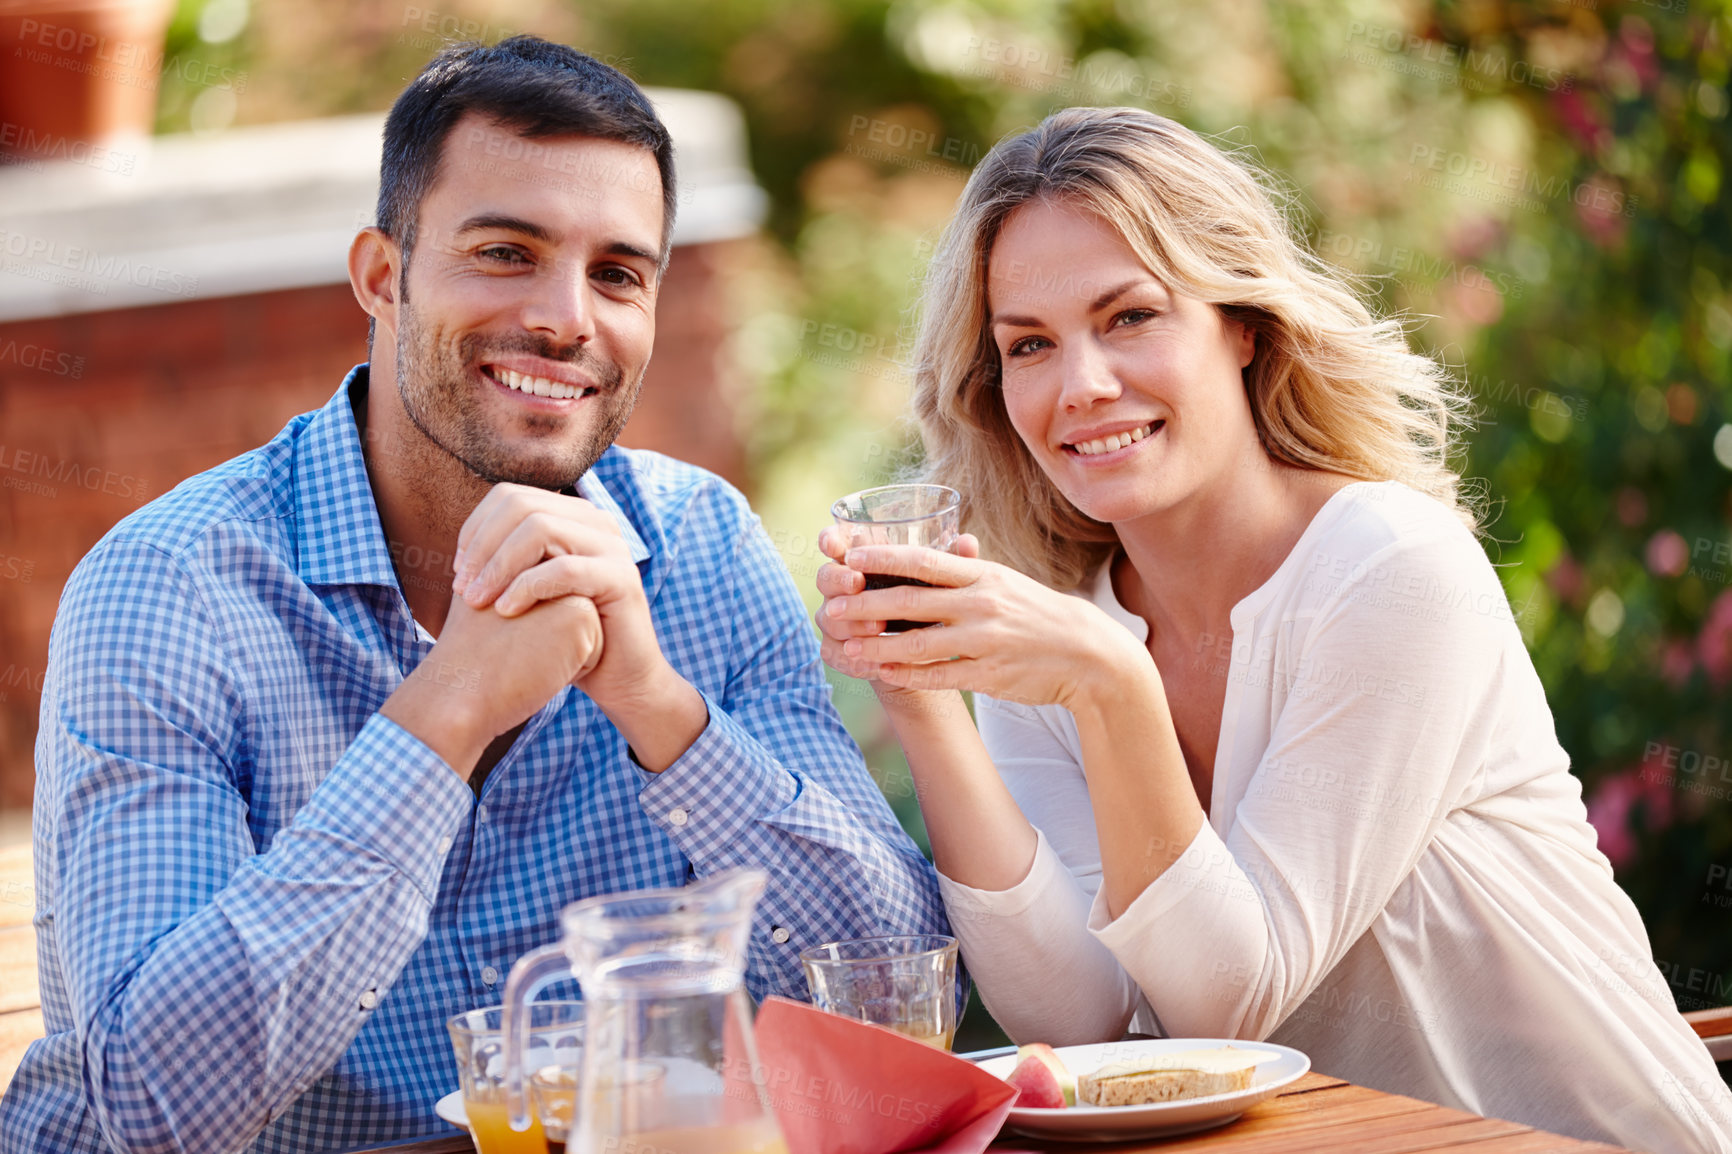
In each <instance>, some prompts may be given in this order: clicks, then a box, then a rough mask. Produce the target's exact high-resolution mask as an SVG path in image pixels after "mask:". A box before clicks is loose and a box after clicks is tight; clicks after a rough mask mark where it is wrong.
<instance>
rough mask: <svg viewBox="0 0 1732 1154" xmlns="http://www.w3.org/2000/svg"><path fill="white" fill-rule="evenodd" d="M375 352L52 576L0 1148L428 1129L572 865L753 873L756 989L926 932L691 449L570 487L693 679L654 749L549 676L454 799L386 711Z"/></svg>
mask: <svg viewBox="0 0 1732 1154" xmlns="http://www.w3.org/2000/svg"><path fill="white" fill-rule="evenodd" d="M364 372H365V367H364V366H363V367H362V368H360V369H357V370H356V371H355V372H354V373H351V374H350V377H349V379H348V380H346V381H344V384H343V388H341V389H339V390H338V392H337V394H336V395H335V396H334V397H333V398H332V399H331V401H330V403H329V404H327V405H326V406H325V407H324V408H323V409H320V410H318V411H317V412H313V413H306V414H303V415H301V416H299V417H296V418H295V419H294V420H292V421H290V422H289V424H288V426H287V427H286V428H284V429H283V431H282V432H281V433H279V434H278V435H277V436H276V438H275V439H274V440H272V441H271V442H270V443H269V444H267V445H264V446H263V447H261V448H259V449H256V450H254V451H252V452H250V453H246V454H244V455H242V456H240V457H237V458H235V459H234V460H232V461H229V462H227V463H226V464H223V465H220V466H218V467H217V468H215V469H212V470H210V471H209V472H207V473H203V474H200V475H199V476H196V477H193V478H192V479H191V480H188V481H186V482H185V483H183V484H182V485H180V486H179V487H177V488H176V489H175V490H174V491H173V492H171V493H168V494H166V495H165V496H163V497H161V498H160V499H158V500H156V501H154V502H152V503H151V504H149V505H148V506H146V507H145V508H143V509H141V510H139V511H138V512H136V513H134V514H133V515H131V516H129V517H128V518H126V520H124V521H122V522H121V523H120V524H119V525H118V526H116V527H115V528H114V529H113V530H112V531H111V532H110V533H109V534H108V535H107V536H106V537H104V538H103V539H102V541H101V542H100V543H98V544H97V546H96V548H95V549H93V550H92V551H91V552H90V555H89V556H87V557H86V558H85V559H84V560H83V561H82V562H81V563H80V564H79V566H78V568H77V569H76V570H75V571H74V572H73V574H72V577H71V578H70V580H69V581H68V582H67V585H66V590H65V593H64V594H63V596H62V598H61V602H60V609H59V614H58V617H57V618H56V620H55V623H54V633H53V638H52V641H51V643H50V647H49V661H48V673H47V678H46V684H45V686H44V689H43V694H42V719H41V734H40V737H39V738H38V741H37V746H36V772H37V786H36V813H35V850H36V895H37V912H36V931H37V940H38V954H39V957H40V961H41V982H42V1010H43V1016H44V1019H45V1020H46V1023H47V1037H45V1038H42V1039H40V1040H38V1041H37V1042H35V1043H34V1044H33V1045H32V1046H31V1047H30V1051H29V1053H28V1054H27V1055H26V1056H25V1058H24V1062H23V1065H22V1066H21V1067H20V1068H19V1070H18V1073H17V1075H16V1077H15V1078H14V1080H13V1082H12V1084H11V1087H10V1088H9V1089H8V1090H7V1092H6V1096H5V1098H4V1101H3V1102H0V1148H3V1149H4V1150H5V1151H7V1152H18V1154H23V1152H25V1151H30V1152H32V1154H35V1152H41V1151H53V1152H56V1154H62V1152H64V1154H73V1152H81V1151H100V1150H106V1149H108V1148H109V1147H110V1146H112V1147H113V1148H114V1149H117V1150H127V1151H132V1150H174V1149H182V1148H184V1149H188V1150H211V1151H234V1150H244V1149H252V1150H256V1151H284V1152H289V1151H293V1152H297V1154H299V1152H303V1151H317V1150H340V1149H348V1148H353V1147H356V1146H364V1145H369V1144H374V1143H383V1142H388V1141H391V1140H393V1139H401V1138H405V1137H408V1136H412V1135H417V1134H425V1133H429V1132H437V1131H439V1130H441V1129H445V1128H446V1127H445V1124H444V1123H442V1122H440V1121H439V1120H438V1119H436V1118H435V1116H434V1114H433V1103H434V1102H435V1101H437V1100H438V1099H439V1097H440V1096H441V1095H443V1094H445V1093H447V1092H448V1091H450V1090H452V1089H453V1088H455V1087H456V1085H457V1079H456V1065H455V1062H454V1059H453V1056H452V1052H451V1047H450V1043H449V1041H448V1038H447V1035H446V1032H445V1020H446V1018H447V1017H448V1016H450V1015H451V1014H454V1013H456V1012H458V1011H460V1010H467V1009H471V1008H473V1007H475V1006H481V1005H487V1004H489V1003H493V1002H497V1001H499V999H500V996H501V994H502V992H503V988H504V975H505V973H506V972H507V971H508V970H509V969H510V966H511V963H512V962H513V961H514V960H515V959H516V958H517V957H518V956H519V955H521V954H523V953H524V952H526V951H528V950H530V949H532V948H534V947H536V946H540V945H543V944H545V943H547V942H549V941H551V940H553V938H554V937H555V936H556V935H557V929H556V917H557V914H558V911H559V910H560V908H561V907H563V906H565V905H566V904H568V903H570V902H573V901H576V900H578V899H579V898H583V897H587V896H589V895H592V894H602V893H612V892H616V891H620V890H630V889H638V888H643V887H651V886H677V885H683V884H685V883H686V882H687V881H688V880H689V879H690V878H691V877H692V876H693V875H703V874H708V873H711V872H712V871H716V870H720V869H724V868H727V867H729V866H733V865H737V864H741V863H753V864H757V865H760V866H763V867H765V868H767V869H768V870H769V872H770V875H771V881H770V886H769V889H768V892H766V893H765V895H764V898H763V900H762V901H761V902H760V903H759V905H758V913H757V923H756V926H755V929H754V932H753V937H752V946H751V954H750V966H751V970H750V977H749V984H750V987H751V990H752V992H753V993H754V994H755V995H756V996H759V997H762V996H764V995H766V994H770V993H781V994H787V995H791V996H794V997H804V996H805V983H804V979H803V977H802V974H801V969H800V964H799V959H798V954H799V951H800V950H801V949H802V948H803V947H805V946H809V945H812V944H814V943H818V942H823V941H828V940H832V939H836V938H848V937H860V936H865V935H871V934H881V933H932V932H939V933H942V932H944V931H945V928H946V923H945V919H944V913H943V908H942V906H941V905H940V902H939V898H938V890H937V885H936V880H935V878H934V875H933V873H932V869H931V867H930V866H929V865H928V864H927V862H926V861H925V860H924V859H923V858H922V857H921V855H920V853H919V851H918V850H917V849H916V848H915V846H914V845H913V843H912V842H910V841H909V839H908V838H907V836H906V835H905V834H904V833H903V832H902V830H901V828H900V827H899V826H898V825H897V823H896V820H895V818H894V817H893V815H892V814H891V812H890V809H889V807H888V806H887V805H886V804H885V802H884V799H883V797H882V795H881V794H880V793H879V792H878V790H877V788H876V786H875V785H874V783H873V780H872V778H871V776H870V775H869V774H868V773H867V771H866V768H865V766H864V764H863V763H862V761H861V758H860V754H859V751H858V749H857V748H856V747H855V745H854V743H853V741H852V740H851V739H850V738H849V736H848V734H847V732H846V731H845V730H844V729H843V727H842V724H841V722H840V720H839V719H838V718H837V716H836V713H835V711H834V710H833V708H832V707H831V705H830V700H829V691H828V688H827V687H826V684H825V681H824V678H823V675H822V671H821V667H820V665H819V663H818V657H817V646H816V641H815V638H814V637H813V632H812V630H811V628H810V625H809V623H808V621H807V619H806V615H805V612H804V610H803V608H802V605H801V601H800V597H799V595H798V593H797V591H796V590H795V588H794V586H793V584H792V582H791V581H790V579H789V577H788V574H787V571H786V570H785V569H784V568H783V567H782V565H781V562H780V560H779V558H778V557H777V556H776V554H775V551H774V550H773V549H772V548H771V546H770V543H769V541H768V539H767V537H766V535H765V533H764V532H763V529H762V527H761V526H760V525H759V523H758V521H757V519H756V518H755V517H754V516H753V515H752V513H751V511H750V510H749V509H748V508H747V506H746V503H745V501H744V499H743V498H742V497H741V496H740V495H739V494H738V493H737V492H736V491H735V490H734V489H732V488H731V487H729V486H728V485H727V484H725V483H724V482H722V481H720V480H718V479H717V478H716V477H714V476H712V475H710V474H708V473H705V472H703V471H702V470H699V469H696V468H693V467H691V466H689V465H684V464H680V463H678V462H676V461H673V460H670V459H668V458H666V457H662V456H659V455H657V454H654V453H647V452H640V451H633V450H627V449H621V448H619V447H617V446H616V447H614V448H612V449H610V450H608V452H607V453H605V454H604V455H603V456H602V458H601V460H600V461H598V462H597V463H596V465H595V467H594V468H593V469H592V470H591V471H590V473H589V474H588V475H587V476H586V477H585V478H584V481H583V483H582V484H581V485H580V486H579V491H580V492H581V493H582V494H583V495H584V496H586V497H588V498H589V499H590V500H592V501H594V502H595V503H596V504H597V505H599V506H601V507H602V508H603V509H606V510H607V511H608V512H609V513H610V514H612V515H613V516H614V517H615V518H616V519H617V520H619V521H620V522H621V528H622V531H624V533H625V534H626V540H627V542H628V543H629V544H630V545H631V546H632V548H633V551H634V555H635V556H636V557H637V558H638V562H639V565H638V567H639V571H640V572H641V573H642V575H643V584H644V589H645V591H646V593H647V594H648V596H649V603H650V610H651V613H652V614H653V615H654V620H655V627H656V634H657V636H658V637H659V638H660V640H661V644H662V647H663V650H664V652H665V653H666V654H667V657H668V659H669V661H671V662H672V664H673V665H674V667H675V668H676V669H678V670H679V671H680V672H681V673H682V674H683V675H684V676H685V677H686V678H687V679H688V680H690V681H691V682H692V683H693V684H694V685H695V686H697V687H698V689H699V690H700V691H701V692H702V693H703V695H704V698H705V700H706V702H707V703H708V705H709V710H710V721H709V726H708V728H707V729H706V730H705V731H704V733H703V735H702V736H701V737H699V738H698V740H697V742H696V743H695V744H694V745H693V746H692V747H691V749H690V750H689V751H687V752H686V754H685V755H684V756H682V757H681V758H680V759H679V760H678V761H677V762H675V763H674V765H673V766H672V767H670V768H669V769H668V770H667V771H665V772H664V773H661V774H659V775H652V774H649V773H647V772H645V771H644V770H642V769H640V768H638V767H637V766H635V765H634V764H633V762H632V760H631V759H630V757H629V756H628V753H627V749H626V744H625V741H624V739H623V738H621V736H620V735H619V733H618V731H616V730H615V729H614V727H613V726H612V725H611V724H610V723H609V722H608V721H607V719H606V718H605V717H604V716H603V715H602V714H601V712H600V711H599V710H598V709H597V708H596V707H595V706H594V704H593V703H591V702H590V700H589V699H588V698H587V697H586V696H584V694H582V693H581V692H579V691H578V690H575V689H569V688H568V689H565V690H563V691H562V692H561V693H560V694H559V695H558V696H557V697H555V698H554V699H553V700H552V701H551V702H549V703H548V704H547V706H546V707H545V708H543V709H542V710H541V711H540V712H539V713H537V714H536V715H535V716H534V717H532V718H531V719H530V720H529V722H528V723H527V725H526V726H525V727H524V730H523V733H522V735H521V736H520V737H519V738H518V740H517V742H516V744H515V745H514V746H513V747H512V749H511V751H510V753H508V754H507V755H506V757H505V758H504V759H503V760H502V761H501V762H500V763H499V765H498V766H497V767H495V769H494V770H493V772H492V774H491V775H490V776H488V778H487V779H486V782H485V784H484V786H483V788H482V792H481V796H480V799H479V800H477V799H476V798H475V796H474V795H473V793H472V791H471V789H470V787H469V786H468V785H467V784H466V783H465V782H464V781H463V780H462V779H460V778H459V777H458V776H457V775H456V774H455V773H453V772H452V771H451V769H450V768H449V767H448V766H446V765H445V763H444V762H443V761H441V760H440V759H439V757H438V756H437V755H436V754H434V753H433V752H432V751H431V750H430V749H428V748H427V747H426V746H425V745H423V744H422V743H421V742H420V741H418V740H417V739H415V738H414V737H412V736H410V735H409V734H408V732H406V731H405V730H403V729H401V728H400V727H398V726H397V725H395V724H394V723H392V722H391V721H388V720H386V719H385V718H383V717H380V716H378V715H377V713H376V711H377V710H378V708H379V706H380V705H381V704H382V703H383V702H384V700H385V699H386V697H388V696H389V695H390V694H391V692H392V691H393V690H394V689H395V688H396V687H397V686H398V684H399V683H400V682H401V681H402V680H403V678H404V676H405V675H406V674H408V673H409V672H410V671H411V670H414V669H415V668H416V666H417V665H418V664H419V663H420V661H421V659H422V658H423V657H424V656H425V655H426V654H427V652H428V650H429V649H430V648H431V643H430V642H429V641H428V640H427V639H426V637H425V635H424V634H423V633H421V631H420V630H419V629H418V628H417V626H416V624H415V622H414V620H413V619H412V618H411V617H410V614H409V610H408V606H407V605H406V603H405V602H404V599H403V595H402V592H401V589H400V587H399V585H398V578H397V573H396V571H395V570H394V568H393V565H392V555H391V551H390V550H389V548H388V546H387V543H386V540H385V536H384V533H383V531H382V529H381V528H380V523H379V517H378V513H377V511H376V509H375V507H374V503H373V496H372V490H371V488H370V487H369V485H368V481H367V472H366V467H365V464H364V462H363V458H362V454H361V442H360V437H359V434H358V432H357V426H356V422H355V417H354V414H353V412H352V410H351V407H350V386H351V385H355V386H357V388H364V387H365V377H364ZM412 560H413V559H407V558H405V561H407V562H411V563H412ZM460 674H461V671H454V672H453V674H452V675H453V676H459V675H460ZM477 691H480V692H484V691H485V682H484V681H482V682H481V683H480V684H479V685H478V686H477ZM575 995H576V987H575V985H567V984H564V983H562V984H561V986H559V987H555V989H554V990H553V991H552V992H551V993H550V995H549V996H568V997H569V996H575Z"/></svg>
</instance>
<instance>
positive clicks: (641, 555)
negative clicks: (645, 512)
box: [577, 469, 650, 565]
mask: <svg viewBox="0 0 1732 1154" xmlns="http://www.w3.org/2000/svg"><path fill="white" fill-rule="evenodd" d="M577 495H578V496H579V497H582V498H583V499H584V500H586V501H588V502H589V503H590V504H592V505H594V506H595V507H596V508H597V509H600V510H601V511H602V512H604V513H606V514H607V515H608V516H609V517H612V518H613V519H614V522H615V524H617V525H618V526H619V535H620V536H621V537H623V538H625V545H626V548H627V549H630V550H631V559H632V561H633V562H634V563H635V564H638V565H642V564H643V563H644V562H645V561H648V560H649V556H650V550H649V544H648V543H647V542H645V541H644V539H643V536H642V534H640V533H639V532H638V531H637V526H636V525H633V524H632V523H631V518H630V517H627V516H626V515H625V509H624V508H622V507H621V506H620V503H619V502H618V501H616V500H614V496H613V494H612V493H609V492H608V491H607V487H606V486H605V485H603V484H602V483H601V478H600V477H598V476H596V475H595V470H594V469H591V470H590V471H589V472H587V473H585V474H584V475H583V476H581V477H579V478H578V479H577Z"/></svg>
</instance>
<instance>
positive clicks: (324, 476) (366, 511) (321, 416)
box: [295, 365, 397, 589]
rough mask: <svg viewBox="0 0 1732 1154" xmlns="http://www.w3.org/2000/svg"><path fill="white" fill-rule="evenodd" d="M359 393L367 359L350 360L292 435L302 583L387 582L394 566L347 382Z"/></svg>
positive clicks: (394, 582) (392, 580) (394, 584)
mask: <svg viewBox="0 0 1732 1154" xmlns="http://www.w3.org/2000/svg"><path fill="white" fill-rule="evenodd" d="M356 387H358V388H359V389H360V390H361V391H362V393H363V394H364V393H365V390H366V387H367V366H366V365H356V366H355V367H354V368H352V369H350V370H349V375H348V376H346V377H344V378H343V383H342V385H341V386H340V387H339V388H338V389H337V392H336V395H335V396H333V397H332V398H331V399H330V400H329V401H328V402H326V404H325V407H324V408H322V409H320V410H319V411H318V412H316V413H314V414H313V419H312V420H311V421H309V422H308V424H307V428H306V431H305V432H303V433H302V434H301V436H300V438H299V440H297V441H296V443H295V490H296V492H295V514H296V516H295V529H296V533H297V534H298V535H299V540H298V541H297V542H296V545H297V547H298V550H299V557H300V565H299V572H300V577H301V580H302V581H305V582H306V583H307V584H308V585H388V586H390V587H391V588H393V589H395V588H396V587H397V572H396V570H395V569H394V568H392V566H391V554H390V551H389V550H388V549H387V548H386V545H385V530H384V528H383V526H381V525H380V523H379V509H378V506H377V505H375V504H374V502H373V486H372V484H371V483H370V482H369V481H368V480H367V462H366V459H365V458H364V457H363V456H362V455H361V434H360V430H359V429H358V428H357V427H356V425H355V411H354V409H353V408H351V407H350V401H349V397H350V390H351V389H352V388H356Z"/></svg>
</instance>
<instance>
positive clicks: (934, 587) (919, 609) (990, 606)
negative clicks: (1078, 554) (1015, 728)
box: [817, 529, 1154, 708]
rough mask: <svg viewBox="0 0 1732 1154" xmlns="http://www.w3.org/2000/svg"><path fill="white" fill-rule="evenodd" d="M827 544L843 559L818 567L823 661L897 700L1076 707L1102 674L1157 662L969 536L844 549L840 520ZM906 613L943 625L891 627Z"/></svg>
mask: <svg viewBox="0 0 1732 1154" xmlns="http://www.w3.org/2000/svg"><path fill="white" fill-rule="evenodd" d="M818 546H819V548H820V549H822V550H823V551H824V553H825V555H826V556H828V557H830V558H831V559H832V561H833V562H835V563H834V564H829V565H825V566H824V567H823V568H822V569H820V570H819V571H818V591H819V592H820V593H821V594H823V596H824V603H823V605H822V606H820V607H819V609H818V614H817V622H818V628H819V631H820V632H821V633H822V635H823V639H822V652H823V657H824V660H825V662H826V663H827V664H829V665H830V666H831V667H832V668H834V669H836V670H837V671H838V672H840V673H845V674H848V675H849V676H851V677H860V678H864V679H867V680H869V681H872V682H873V683H874V685H875V687H876V688H877V689H878V691H879V696H880V697H881V698H884V699H885V700H886V704H887V705H888V704H890V702H891V701H893V700H894V699H895V698H897V697H900V696H904V695H910V694H917V693H920V692H922V691H947V690H958V689H966V690H969V691H971V692H976V693H984V694H987V695H988V696H990V697H995V698H998V699H999V700H1002V701H1013V702H1017V703H1019V704H1023V705H1052V704H1057V705H1064V706H1066V707H1067V708H1068V707H1071V706H1072V705H1073V704H1074V703H1075V702H1077V701H1078V700H1079V699H1080V698H1081V697H1082V695H1084V694H1086V693H1088V692H1089V691H1090V690H1091V688H1092V687H1094V686H1096V685H1098V684H1101V682H1102V680H1103V679H1109V680H1113V681H1116V680H1117V679H1119V678H1120V677H1122V673H1123V671H1124V670H1125V669H1126V668H1127V666H1128V665H1134V666H1135V667H1137V668H1140V669H1141V670H1142V672H1144V673H1150V672H1152V671H1153V665H1154V663H1153V662H1152V661H1150V660H1149V658H1148V654H1147V652H1146V651H1144V650H1143V649H1142V647H1141V646H1140V645H1138V644H1137V642H1136V640H1135V638H1133V637H1132V636H1131V635H1130V634H1129V633H1128V632H1127V631H1125V630H1124V629H1122V628H1120V627H1119V625H1118V624H1117V623H1116V622H1114V621H1113V620H1112V619H1111V618H1110V617H1108V616H1107V615H1106V614H1105V613H1104V612H1102V611H1101V610H1100V609H1099V608H1098V607H1097V606H1095V605H1094V604H1092V603H1090V602H1088V601H1085V600H1083V599H1082V598H1080V597H1072V596H1069V595H1068V594H1064V593H1056V592H1054V591H1053V590H1051V589H1049V588H1047V587H1046V586H1044V585H1042V584H1040V583H1039V582H1038V581H1035V580H1033V579H1031V578H1029V577H1026V576H1024V575H1023V574H1021V573H1018V572H1017V571H1016V570H1014V569H1011V568H1009V567H1007V566H1004V565H999V564H996V563H994V562H991V561H983V560H981V559H980V557H979V553H980V549H979V545H978V543H977V542H976V541H975V539H974V538H973V537H972V536H969V535H967V534H964V535H962V536H960V537H958V538H957V541H956V543H955V545H953V546H952V550H953V551H952V552H949V553H944V552H940V551H938V550H936V549H925V548H921V547H918V546H912V545H870V546H864V547H858V548H854V549H850V550H847V551H846V553H845V554H844V552H843V541H842V538H841V535H840V534H838V533H836V532H835V531H834V530H831V529H826V530H825V531H824V533H822V534H821V535H820V536H819V538H818ZM866 573H885V574H890V575H893V576H898V577H910V578H913V579H915V580H918V581H923V582H925V583H926V586H930V588H928V587H922V586H920V585H898V586H895V587H892V588H889V589H872V590H868V589H866V588H865V574H866ZM898 618H900V619H905V620H912V621H931V622H934V623H936V625H937V626H938V627H936V628H931V629H913V630H909V631H908V632H905V633H895V634H888V633H884V628H885V625H886V623H887V622H888V621H890V620H894V619H898Z"/></svg>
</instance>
